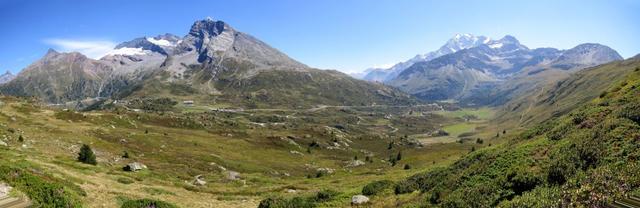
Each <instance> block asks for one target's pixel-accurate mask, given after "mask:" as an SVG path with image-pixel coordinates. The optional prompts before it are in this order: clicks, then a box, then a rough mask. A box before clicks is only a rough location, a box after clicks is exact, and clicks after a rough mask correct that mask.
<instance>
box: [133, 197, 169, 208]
mask: <svg viewBox="0 0 640 208" xmlns="http://www.w3.org/2000/svg"><path fill="white" fill-rule="evenodd" d="M150 207H153V208H177V207H178V206H176V205H173V204H170V203H167V202H163V201H159V200H154V199H137V200H125V201H124V203H122V206H121V208H150Z"/></svg>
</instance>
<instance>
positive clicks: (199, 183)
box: [193, 175, 207, 186]
mask: <svg viewBox="0 0 640 208" xmlns="http://www.w3.org/2000/svg"><path fill="white" fill-rule="evenodd" d="M205 184H207V182H206V181H204V176H202V175H197V176H196V177H195V179H194V180H193V185H196V186H204V185H205Z"/></svg>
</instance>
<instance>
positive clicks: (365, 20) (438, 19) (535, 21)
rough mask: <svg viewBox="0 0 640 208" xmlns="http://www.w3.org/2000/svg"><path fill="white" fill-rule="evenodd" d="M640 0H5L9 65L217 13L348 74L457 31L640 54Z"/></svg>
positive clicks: (1, 1) (1, 54) (96, 49)
mask: <svg viewBox="0 0 640 208" xmlns="http://www.w3.org/2000/svg"><path fill="white" fill-rule="evenodd" d="M638 11H640V1H637V0H615V1H614V0H575V1H574V0H566V1H560V0H536V1H512V0H504V1H491V0H483V1H472V0H468V1H428V0H377V1H374V0H305V1H302V0H273V1H267V0H264V1H259V0H233V1H232V0H228V1H186V0H183V1H159V0H155V1H144V0H140V1H132V0H109V1H106V0H105V1H94V0H51V1H35V0H0V72H4V71H5V70H10V71H12V72H18V71H20V70H21V69H22V68H24V67H26V66H27V65H29V64H30V63H31V62H33V61H35V60H37V59H39V58H40V57H41V56H43V55H44V54H45V53H46V51H47V49H48V48H55V49H58V50H62V51H70V50H78V51H81V52H84V53H87V54H88V55H89V56H94V57H97V56H99V54H101V53H104V51H105V50H109V49H110V48H111V47H113V46H114V45H115V44H117V43H119V42H123V41H127V40H131V39H133V38H136V37H142V36H155V35H157V34H163V33H173V34H176V35H179V36H183V35H185V34H186V33H187V32H188V30H189V28H190V26H191V24H192V23H193V22H194V21H195V20H198V19H204V18H206V17H208V16H210V17H213V18H214V19H218V20H223V21H225V22H227V23H229V24H231V25H232V26H233V27H234V28H236V29H238V30H240V31H243V32H246V33H249V34H251V35H253V36H256V37H257V38H259V39H261V40H263V41H265V42H266V43H268V44H270V45H271V46H273V47H275V48H278V49H280V50H281V51H283V52H285V53H287V54H288V55H290V56H291V57H293V58H295V59H297V60H299V61H301V62H303V63H305V64H307V65H310V66H313V67H317V68H323V69H338V70H341V71H344V72H355V71H361V70H364V69H365V68H367V67H371V66H384V65H390V64H393V63H396V62H399V61H404V60H406V59H408V58H411V57H413V56H414V55H416V54H418V53H425V52H428V51H432V50H435V49H437V48H438V47H440V46H441V45H443V44H444V43H445V42H446V41H447V40H448V39H449V38H451V37H452V36H454V35H455V34H456V33H472V34H476V35H486V36H489V37H492V38H500V37H502V36H504V35H506V34H510V35H514V36H515V37H517V38H518V39H519V40H520V41H521V43H523V44H525V45H527V46H529V47H531V48H535V47H556V48H560V49H567V48H571V47H573V46H575V45H578V44H580V43H586V42H592V43H593V42H595V43H601V44H605V45H608V46H610V47H612V48H614V49H615V50H617V51H618V52H619V53H620V54H621V55H622V56H623V57H625V58H628V57H631V56H634V55H635V54H637V53H640V38H638V37H640V22H639V20H640V12H638Z"/></svg>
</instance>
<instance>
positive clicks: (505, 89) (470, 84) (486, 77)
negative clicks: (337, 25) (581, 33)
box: [362, 34, 622, 104]
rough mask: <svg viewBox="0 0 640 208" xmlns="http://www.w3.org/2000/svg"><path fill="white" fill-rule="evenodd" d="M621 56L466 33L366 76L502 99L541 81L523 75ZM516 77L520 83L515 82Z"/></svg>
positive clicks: (462, 97) (430, 91)
mask: <svg viewBox="0 0 640 208" xmlns="http://www.w3.org/2000/svg"><path fill="white" fill-rule="evenodd" d="M616 60H622V57H621V56H620V55H619V54H618V53H617V52H616V51H615V50H613V49H611V48H609V47H607V46H604V45H600V44H594V43H586V44H580V45H578V46H576V47H574V48H571V49H568V50H559V49H555V48H537V49H529V48H528V47H527V46H525V45H523V44H521V43H520V42H519V41H518V40H517V39H516V38H515V37H513V36H509V35H507V36H505V37H503V38H501V39H499V40H491V39H490V38H486V37H484V36H473V35H470V34H465V35H456V36H455V37H454V38H452V39H451V40H449V41H448V42H447V43H446V44H445V45H444V46H442V47H441V48H440V49H438V50H437V51H434V52H430V53H427V54H425V55H418V56H416V57H414V58H412V59H410V60H408V61H405V62H401V63H398V64H396V65H394V66H393V67H391V68H389V69H377V70H369V73H368V74H366V75H364V76H363V77H362V78H363V79H365V80H369V81H381V82H384V83H386V84H388V85H391V86H394V87H397V88H399V89H401V90H403V91H405V92H407V93H410V94H412V95H414V96H416V97H418V98H421V99H424V100H430V101H433V100H448V99H453V100H458V101H463V102H465V103H468V104H492V103H493V104H501V103H503V101H506V100H508V99H499V101H500V103H495V102H496V101H495V95H502V96H507V97H511V96H512V95H506V94H510V93H512V92H514V91H518V90H521V89H530V88H531V87H532V86H533V85H535V84H536V83H537V82H526V81H523V80H536V79H535V76H547V75H551V74H553V75H554V76H555V75H556V74H558V73H560V74H568V73H573V72H575V71H577V70H579V69H584V68H587V67H591V66H596V65H599V64H603V63H608V62H611V61H616ZM546 78H548V77H546ZM542 80H543V81H544V80H546V79H542ZM514 83H519V84H520V85H518V86H515V88H514V86H513V84H514ZM524 83H526V84H524ZM489 95H491V96H489Z"/></svg>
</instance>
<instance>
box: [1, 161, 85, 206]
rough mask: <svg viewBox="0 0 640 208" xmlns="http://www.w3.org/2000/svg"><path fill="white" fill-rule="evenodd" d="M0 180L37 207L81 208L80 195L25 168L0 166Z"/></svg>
mask: <svg viewBox="0 0 640 208" xmlns="http://www.w3.org/2000/svg"><path fill="white" fill-rule="evenodd" d="M0 180H2V181H5V182H7V183H8V184H9V185H11V186H13V187H15V188H16V189H18V190H20V191H22V192H23V193H25V194H26V195H27V196H28V197H29V199H30V200H31V201H32V202H33V203H34V205H35V207H43V208H57V207H81V203H80V201H79V200H78V198H79V196H78V194H82V193H75V192H73V191H72V189H71V188H68V187H66V186H65V185H63V183H60V182H57V181H56V180H55V179H53V178H51V177H50V176H44V175H38V174H35V173H32V172H29V171H26V170H24V169H23V168H18V167H12V166H4V165H3V166H0Z"/></svg>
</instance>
